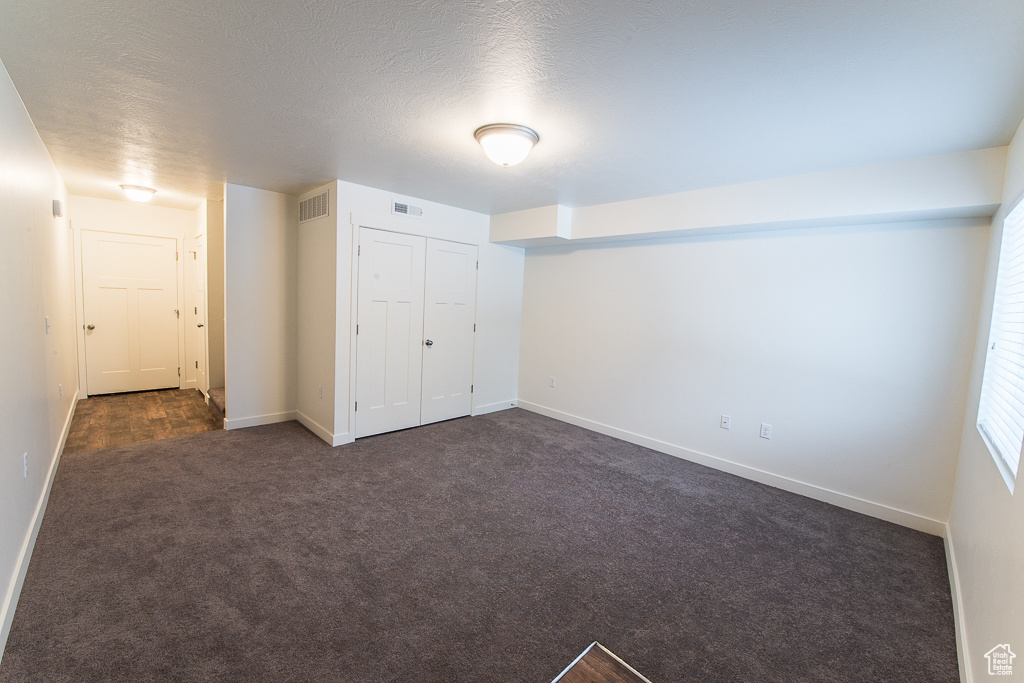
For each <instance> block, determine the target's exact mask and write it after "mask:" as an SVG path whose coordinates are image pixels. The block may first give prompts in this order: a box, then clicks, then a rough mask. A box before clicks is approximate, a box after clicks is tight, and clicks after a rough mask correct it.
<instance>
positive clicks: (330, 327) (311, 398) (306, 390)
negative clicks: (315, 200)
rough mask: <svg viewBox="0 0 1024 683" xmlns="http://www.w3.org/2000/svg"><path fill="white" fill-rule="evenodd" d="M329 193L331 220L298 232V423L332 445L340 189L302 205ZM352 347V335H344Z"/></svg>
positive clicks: (309, 224)
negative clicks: (338, 201)
mask: <svg viewBox="0 0 1024 683" xmlns="http://www.w3.org/2000/svg"><path fill="white" fill-rule="evenodd" d="M324 191H327V192H328V202H329V203H328V207H329V215H327V216H324V217H322V218H317V219H315V220H311V221H306V222H305V223H301V224H300V225H299V226H298V250H299V251H298V263H299V268H298V306H297V309H298V321H297V322H298V332H297V343H298V418H299V421H301V422H302V424H304V425H306V427H308V428H309V429H310V430H312V431H313V432H314V433H316V434H317V436H319V437H320V438H321V439H323V440H325V441H327V442H328V443H330V444H332V445H333V444H334V440H335V425H334V423H335V393H336V391H337V389H336V382H335V379H336V378H335V367H336V362H335V359H336V353H337V336H338V334H337V325H336V322H337V294H338V207H337V203H336V202H337V199H338V186H337V183H329V184H328V185H325V186H323V187H319V188H317V189H316V190H315V191H312V192H307V193H305V194H303V195H302V196H301V197H300V198H299V200H300V201H301V200H303V199H305V198H307V197H309V196H312V195H319V194H322V193H323V192H324ZM344 341H345V343H346V344H347V343H348V332H347V330H346V331H345V333H344Z"/></svg>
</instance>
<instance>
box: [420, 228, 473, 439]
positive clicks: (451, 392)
mask: <svg viewBox="0 0 1024 683" xmlns="http://www.w3.org/2000/svg"><path fill="white" fill-rule="evenodd" d="M476 259H477V248H476V247H475V246H470V245H468V244H459V243H457V242H446V241H444V240H435V239H428V240H427V279H426V288H425V298H426V304H425V306H426V307H425V310H424V314H423V336H424V337H425V341H424V347H423V394H422V395H423V405H422V407H421V408H420V414H421V420H422V423H423V424H428V423H430V422H438V421H439V420H448V419H451V418H453V417H462V416H464V415H469V413H470V410H471V408H472V400H473V397H472V396H471V395H470V391H471V387H472V382H473V323H474V320H475V318H476V274H477V267H476V263H477V260H476Z"/></svg>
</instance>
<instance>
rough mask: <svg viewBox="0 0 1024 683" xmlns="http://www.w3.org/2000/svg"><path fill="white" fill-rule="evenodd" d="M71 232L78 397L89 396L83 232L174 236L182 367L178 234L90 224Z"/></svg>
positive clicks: (182, 305) (181, 281)
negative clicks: (86, 362)
mask: <svg viewBox="0 0 1024 683" xmlns="http://www.w3.org/2000/svg"><path fill="white" fill-rule="evenodd" d="M72 232H73V233H74V252H75V253H74V262H75V322H76V326H75V339H76V342H77V343H76V346H77V351H78V386H79V392H80V393H79V398H88V397H89V393H88V391H89V383H88V381H87V379H86V365H85V281H84V280H83V267H82V240H83V235H82V233H83V232H90V233H100V234H107V235H133V236H136V237H164V238H169V239H173V240H174V248H175V250H176V252H177V254H178V260H177V262H176V263H175V269H174V271H175V276H176V279H177V297H178V300H177V304H176V307H177V309H178V311H179V315H178V368H179V372H180V368H184V367H185V319H186V318H187V316H186V315H184V313H185V291H184V282H185V260H184V258H183V254H184V250H185V238H184V236H179V235H168V234H166V233H163V234H161V233H147V232H145V231H141V230H140V231H136V232H121V231H117V230H95V229H93V228H82V229H78V230H72ZM181 382H182V377H181V376H180V374H179V376H178V388H181V386H182V384H181Z"/></svg>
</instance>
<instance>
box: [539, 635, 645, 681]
mask: <svg viewBox="0 0 1024 683" xmlns="http://www.w3.org/2000/svg"><path fill="white" fill-rule="evenodd" d="M551 683H651V682H650V681H648V680H647V679H646V678H644V677H643V676H642V675H640V673H639V672H637V670H636V669H634V668H633V667H631V666H630V665H629V664H626V663H625V662H624V661H622V660H621V659H619V658H618V657H616V656H615V654H614V653H612V651H611V650H609V649H608V648H606V647H605V646H604V645H601V643H599V642H597V641H596V640H595V641H594V642H593V643H591V644H590V647H588V648H587V649H586V650H584V651H583V653H582V654H581V655H580V656H579V657H577V658H576V661H574V662H573V663H572V664H570V665H569V667H568V668H567V669H566V670H565V671H563V672H562V673H560V674H559V675H558V678H556V679H555V680H554V681H552V682H551Z"/></svg>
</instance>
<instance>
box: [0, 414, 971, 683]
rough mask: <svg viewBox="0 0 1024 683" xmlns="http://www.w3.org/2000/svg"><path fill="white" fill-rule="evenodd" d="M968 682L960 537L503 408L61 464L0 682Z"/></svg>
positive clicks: (191, 441) (86, 456)
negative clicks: (592, 666) (412, 424)
mask: <svg viewBox="0 0 1024 683" xmlns="http://www.w3.org/2000/svg"><path fill="white" fill-rule="evenodd" d="M594 640H598V641H600V642H601V643H603V644H605V645H606V646H607V647H608V648H610V649H611V650H612V651H613V652H615V653H616V654H618V655H619V656H620V657H622V658H623V659H625V660H626V661H628V662H629V663H630V664H632V665H633V666H634V667H636V668H637V669H638V670H639V671H642V672H643V673H644V675H645V676H647V677H648V678H650V679H651V680H652V681H655V682H656V683H670V682H673V681H701V682H709V681H785V682H786V683H794V682H796V681H857V682H858V683H864V682H867V681H874V682H877V681H900V682H901V683H907V682H914V681H921V682H927V683H941V682H943V681H956V680H957V665H956V648H955V643H954V635H953V618H952V607H951V600H950V593H949V585H948V580H947V576H946V568H945V560H944V555H943V548H942V541H941V540H940V539H938V538H936V537H932V536H928V535H926V534H922V533H917V532H914V531H910V530H907V529H904V528H901V527H898V526H895V525H892V524H888V523H886V522H881V521H878V520H875V519H872V518H869V517H864V516H861V515H858V514H855V513H852V512H848V511H846V510H842V509H839V508H836V507H832V506H829V505H826V504H823V503H819V502H816V501H812V500H809V499H806V498H802V497H800V496H797V495H793V494H790V493H786V492H783V491H779V490H776V489H772V488H770V487H767V486H763V485H760V484H756V483H752V482H749V481H745V480H743V479H739V478H736V477H732V476H730V475H727V474H722V473H720V472H717V471H714V470H711V469H707V468H704V467H700V466H698V465H694V464H691V463H687V462H684V461H681V460H678V459H675V458H672V457H670V456H666V455H662V454H659V453H655V452H652V451H649V450H646V449H643V448H640V447H637V446H633V445H631V444H627V443H624V442H622V441H617V440H615V439H611V438H608V437H605V436H601V435H599V434H594V433H591V432H588V431H585V430H582V429H578V428H576V427H572V426H569V425H565V424H562V423H559V422H556V421H554V420H549V419H547V418H544V417H541V416H538V415H534V414H531V413H527V412H525V411H521V410H511V411H505V412H502V413H495V414H492V415H487V416H483V417H477V418H464V419H460V420H455V421H451V422H446V423H441V424H436V425H430V426H427V427H421V428H419V429H413V430H408V431H405V432H398V433H394V434H387V435H382V436H378V437H373V438H369V439H362V440H360V441H359V442H358V443H356V444H354V445H350V446H344V447H341V448H338V449H334V450H332V449H330V448H329V447H328V446H326V445H325V444H323V443H322V442H320V441H319V440H318V439H316V437H314V436H313V435H312V434H310V433H309V432H307V431H306V430H305V429H303V428H302V427H301V426H299V425H298V424H297V423H286V424H282V425H271V426H266V427H256V428H252V429H244V430H237V431H230V432H224V431H217V432H207V433H203V434H196V435H194V436H185V437H178V438H174V439H167V440H163V441H154V442H150V443H143V444H136V445H131V446H123V447H118V448H111V449H107V450H102V451H90V452H86V453H77V454H69V455H67V456H65V457H64V458H63V460H62V462H61V465H60V468H59V471H58V473H57V478H56V482H55V484H54V487H53V493H52V496H51V498H50V504H49V507H48V508H47V511H46V516H45V519H44V521H43V525H42V529H41V531H40V535H39V540H38V543H37V544H36V549H35V554H34V556H33V558H32V563H31V565H30V568H29V572H28V577H27V580H26V582H25V588H24V591H23V593H22V596H21V602H20V604H19V605H18V610H17V613H16V615H15V620H14V627H13V630H12V633H11V637H10V640H9V642H8V645H7V652H6V654H5V655H4V658H3V663H2V665H0V681H18V682H22V681H165V680H182V681H184V680H189V681H196V680H199V681H201V680H218V681H531V682H539V683H545V682H547V681H550V680H551V679H552V678H554V677H555V676H556V675H557V674H558V673H559V672H560V671H562V669H564V668H565V666H566V665H567V664H568V663H569V662H571V661H572V660H573V659H574V658H575V657H576V656H577V655H578V654H579V653H580V652H581V651H582V650H583V649H584V648H585V647H586V646H587V645H588V644H590V643H591V642H593V641H594Z"/></svg>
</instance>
